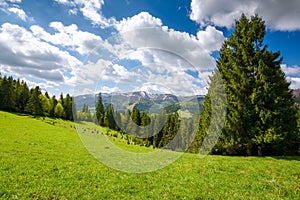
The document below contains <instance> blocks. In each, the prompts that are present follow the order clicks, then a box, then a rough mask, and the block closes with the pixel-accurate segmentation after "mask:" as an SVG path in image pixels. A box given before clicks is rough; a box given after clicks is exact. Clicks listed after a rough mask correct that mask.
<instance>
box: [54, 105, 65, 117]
mask: <svg viewBox="0 0 300 200" xmlns="http://www.w3.org/2000/svg"><path fill="white" fill-rule="evenodd" d="M54 116H55V117H58V118H65V116H66V113H65V110H64V107H63V106H62V104H61V102H60V101H59V102H58V103H57V104H56V106H55V108H54Z"/></svg>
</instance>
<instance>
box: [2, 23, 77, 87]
mask: <svg viewBox="0 0 300 200" xmlns="http://www.w3.org/2000/svg"><path fill="white" fill-rule="evenodd" d="M0 51H1V54H0V65H1V66H2V68H3V69H5V71H8V72H9V73H11V74H14V75H17V76H18V75H20V76H26V75H27V76H30V77H35V78H38V79H40V80H44V81H50V82H57V83H64V81H65V80H64V79H65V73H67V74H68V73H71V72H72V71H73V70H74V69H75V67H76V66H79V65H81V64H82V63H81V62H80V61H79V60H78V59H76V58H75V57H73V56H71V55H70V54H69V53H68V52H66V51H62V50H60V49H59V48H57V47H55V46H53V45H50V44H49V43H46V42H43V41H41V40H40V39H39V38H37V37H35V36H34V35H33V34H32V32H30V31H27V30H26V29H25V28H23V27H20V26H19V25H15V24H10V23H5V24H2V26H1V27H0Z"/></svg>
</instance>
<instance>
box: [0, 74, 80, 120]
mask: <svg viewBox="0 0 300 200" xmlns="http://www.w3.org/2000/svg"><path fill="white" fill-rule="evenodd" d="M60 102H61V104H62V106H63V109H64V111H65V114H64V115H63V117H64V118H65V119H68V120H73V112H72V108H73V106H74V103H73V99H72V97H71V96H70V95H69V94H67V95H66V98H63V94H61V95H60ZM56 105H57V100H56V98H55V96H53V97H52V98H51V99H50V97H49V94H48V93H47V92H46V93H45V94H42V92H41V89H40V88H39V87H38V86H37V87H35V88H31V89H30V90H29V88H28V86H27V84H26V82H24V81H20V80H19V79H18V80H14V79H13V78H12V77H11V76H10V77H8V78H7V77H6V76H4V77H3V78H2V77H1V75H0V110H5V111H15V112H20V113H27V114H32V115H34V116H50V117H55V113H54V109H55V107H56ZM74 113H76V112H74Z"/></svg>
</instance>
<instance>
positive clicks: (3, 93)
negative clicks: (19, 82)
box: [0, 76, 15, 111]
mask: <svg viewBox="0 0 300 200" xmlns="http://www.w3.org/2000/svg"><path fill="white" fill-rule="evenodd" d="M12 80H13V79H12V77H8V78H7V77H6V76H4V77H3V78H2V81H1V85H0V109H1V110H5V111H13V110H14V109H15V99H14V86H13V81H12Z"/></svg>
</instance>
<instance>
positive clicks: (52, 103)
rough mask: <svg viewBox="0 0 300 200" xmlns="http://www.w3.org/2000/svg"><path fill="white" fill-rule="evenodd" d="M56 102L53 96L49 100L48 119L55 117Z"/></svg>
mask: <svg viewBox="0 0 300 200" xmlns="http://www.w3.org/2000/svg"><path fill="white" fill-rule="evenodd" d="M57 103H58V102H57V100H56V98H55V95H53V96H52V97H51V99H50V113H49V116H50V117H55V112H54V111H55V106H56V105H57Z"/></svg>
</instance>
